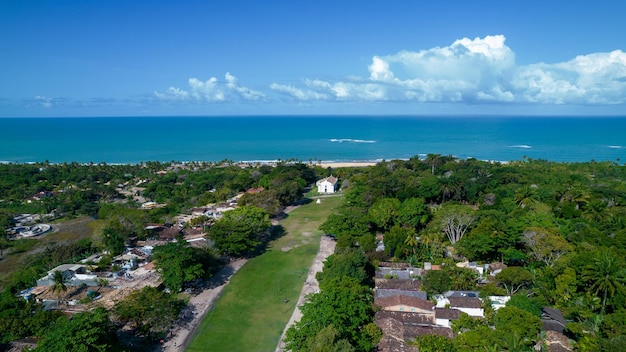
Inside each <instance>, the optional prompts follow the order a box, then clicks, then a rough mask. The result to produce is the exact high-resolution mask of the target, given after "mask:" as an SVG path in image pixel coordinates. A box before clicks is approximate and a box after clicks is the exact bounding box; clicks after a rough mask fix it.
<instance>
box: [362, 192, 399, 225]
mask: <svg viewBox="0 0 626 352" xmlns="http://www.w3.org/2000/svg"><path fill="white" fill-rule="evenodd" d="M400 204H401V203H400V201H399V200H398V199H396V198H381V199H379V200H377V201H376V202H374V204H372V206H371V207H370V208H369V210H368V215H369V217H370V219H371V220H372V222H373V223H374V224H376V226H378V228H380V229H382V230H383V231H388V230H389V229H390V228H391V226H393V225H394V223H395V219H396V216H397V212H398V210H399V209H400Z"/></svg>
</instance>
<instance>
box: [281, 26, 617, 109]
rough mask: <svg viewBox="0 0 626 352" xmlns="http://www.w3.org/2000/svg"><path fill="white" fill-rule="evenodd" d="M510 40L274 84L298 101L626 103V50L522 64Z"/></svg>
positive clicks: (466, 42)
mask: <svg viewBox="0 0 626 352" xmlns="http://www.w3.org/2000/svg"><path fill="white" fill-rule="evenodd" d="M505 42H506V38H505V37H504V36H503V35H494V36H486V37H484V38H474V39H469V38H462V39H459V40H456V41H454V42H453V43H452V44H451V45H449V46H445V47H435V48H431V49H427V50H421V51H417V52H413V51H406V50H405V51H400V52H398V53H396V54H393V55H386V56H382V55H377V56H374V57H373V58H372V62H371V64H370V65H369V66H368V71H369V77H367V78H361V79H351V80H349V81H337V82H329V81H322V80H311V79H306V80H304V81H303V85H304V87H298V86H285V85H280V84H276V83H273V84H272V85H271V86H270V88H271V89H273V90H274V91H277V92H279V93H283V94H286V95H288V96H291V97H292V98H294V99H297V100H331V101H417V102H435V103H456V102H463V103H472V104H476V103H487V102H489V103H493V102H500V103H531V104H591V105H594V104H624V103H626V54H625V53H624V52H622V51H621V50H616V51H613V52H610V53H593V54H589V55H581V56H578V57H576V58H574V59H572V60H570V61H567V62H561V63H554V64H546V63H537V64H532V65H527V66H517V65H516V64H515V53H514V52H513V50H512V49H511V48H509V47H508V46H507V45H506V44H505Z"/></svg>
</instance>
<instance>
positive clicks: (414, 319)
mask: <svg viewBox="0 0 626 352" xmlns="http://www.w3.org/2000/svg"><path fill="white" fill-rule="evenodd" d="M383 319H394V320H397V321H399V322H400V323H402V325H418V324H422V325H432V324H435V319H434V318H433V316H432V315H431V314H421V313H415V312H397V311H390V310H379V311H378V312H376V315H375V316H374V320H375V321H381V320H383Z"/></svg>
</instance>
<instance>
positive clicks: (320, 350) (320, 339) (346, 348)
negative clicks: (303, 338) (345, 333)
mask: <svg viewBox="0 0 626 352" xmlns="http://www.w3.org/2000/svg"><path fill="white" fill-rule="evenodd" d="M306 351H307V352H355V351H356V349H355V348H354V346H352V345H351V344H350V342H349V341H348V340H346V339H340V338H339V331H338V330H337V328H335V326H334V325H333V324H330V325H328V326H325V327H324V328H323V329H322V330H320V331H319V332H318V333H317V334H316V335H315V336H314V337H313V338H311V339H309V340H308V341H307V346H306Z"/></svg>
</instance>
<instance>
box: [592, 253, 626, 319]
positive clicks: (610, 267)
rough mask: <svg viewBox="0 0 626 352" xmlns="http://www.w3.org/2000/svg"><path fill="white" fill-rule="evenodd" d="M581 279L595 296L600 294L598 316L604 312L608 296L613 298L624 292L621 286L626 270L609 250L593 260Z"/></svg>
mask: <svg viewBox="0 0 626 352" xmlns="http://www.w3.org/2000/svg"><path fill="white" fill-rule="evenodd" d="M583 278H584V279H585V280H586V281H589V282H591V289H592V290H595V294H596V295H597V294H598V293H600V292H602V310H601V313H600V314H604V312H605V309H606V300H607V298H608V297H609V295H611V296H613V295H614V294H615V292H625V291H626V290H625V289H624V285H623V284H624V282H626V268H624V266H623V263H622V261H620V260H619V258H618V257H617V256H616V255H614V254H613V253H611V252H610V251H609V250H605V251H604V252H602V253H600V254H599V255H598V256H597V257H596V258H595V259H594V260H593V264H592V265H590V266H588V267H587V268H586V269H585V271H584V272H583Z"/></svg>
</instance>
